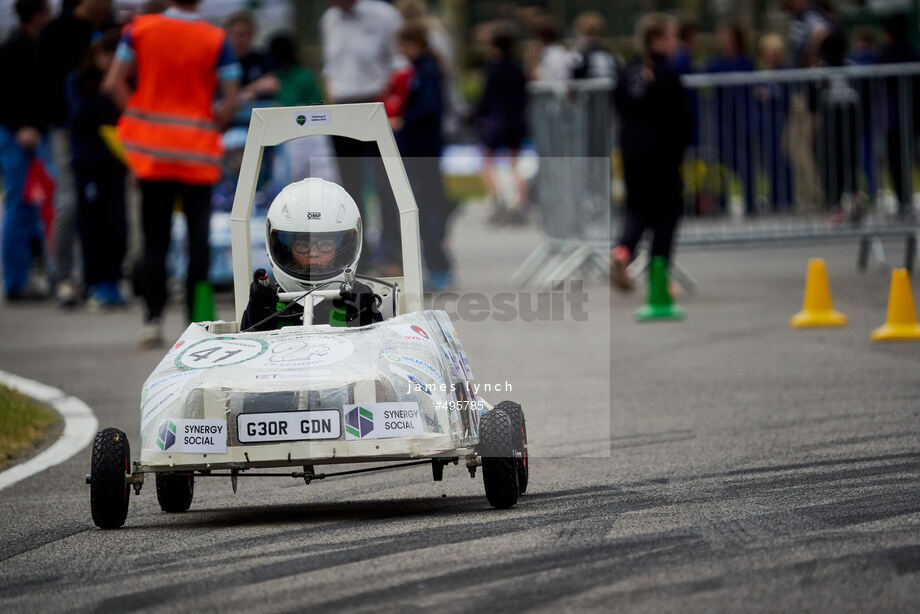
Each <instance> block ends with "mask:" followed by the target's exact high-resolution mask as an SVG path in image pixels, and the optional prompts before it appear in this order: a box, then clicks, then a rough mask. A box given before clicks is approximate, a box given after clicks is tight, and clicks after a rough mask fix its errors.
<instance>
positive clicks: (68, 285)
mask: <svg viewBox="0 0 920 614" xmlns="http://www.w3.org/2000/svg"><path fill="white" fill-rule="evenodd" d="M54 298H55V299H57V303H58V305H59V306H60V307H73V306H74V305H76V304H77V287H76V286H75V285H74V283H73V282H72V281H70V280H69V279H65V280H64V281H62V282H60V283H59V284H58V285H57V290H56V291H55V293H54Z"/></svg>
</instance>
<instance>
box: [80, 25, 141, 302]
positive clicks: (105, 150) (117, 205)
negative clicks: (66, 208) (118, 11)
mask: <svg viewBox="0 0 920 614" xmlns="http://www.w3.org/2000/svg"><path fill="white" fill-rule="evenodd" d="M120 39H121V32H120V31H119V30H118V29H117V28H113V29H111V30H109V31H107V32H106V33H105V34H103V35H102V36H101V37H100V38H99V39H98V40H97V41H96V42H95V43H93V44H92V45H91V46H90V48H89V50H88V51H87V53H86V57H85V58H84V60H83V64H82V65H81V66H80V67H79V68H78V69H77V70H76V71H75V72H74V73H72V74H71V76H70V77H69V78H68V90H69V91H68V99H69V102H70V108H71V120H70V125H71V147H72V150H73V170H74V177H75V178H76V185H77V226H78V228H79V230H80V244H81V246H82V248H83V280H84V282H85V283H86V287H87V290H88V294H89V296H88V299H87V307H89V308H90V309H98V308H110V307H120V306H122V305H124V303H125V299H124V297H123V296H122V294H121V291H120V290H119V288H118V281H119V280H120V279H121V263H122V260H124V258H125V250H126V247H127V244H126V241H127V234H128V224H127V220H126V217H125V178H126V176H127V170H126V168H125V165H124V163H123V162H122V161H121V159H119V157H118V156H117V155H116V154H115V152H113V150H112V149H111V145H110V143H107V142H106V140H105V137H104V136H103V135H104V134H105V132H106V130H109V131H114V129H115V124H117V123H118V115H119V113H118V109H117V107H116V106H115V103H113V102H112V99H111V98H109V97H108V96H106V95H105V94H103V93H102V92H101V91H100V88H101V85H102V78H103V76H104V75H105V73H106V72H107V71H108V69H109V65H110V64H111V63H112V58H114V57H115V50H116V49H117V48H118V41H119V40H120Z"/></svg>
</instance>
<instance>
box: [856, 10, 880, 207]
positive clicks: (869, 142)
mask: <svg viewBox="0 0 920 614" xmlns="http://www.w3.org/2000/svg"><path fill="white" fill-rule="evenodd" d="M850 61H851V62H853V64H856V65H857V66H871V65H873V64H878V61H879V54H878V37H877V34H876V31H875V28H873V27H871V26H862V27H860V28H857V29H856V34H855V35H854V37H853V51H852V52H851V53H850ZM854 87H856V88H857V90H858V91H859V99H860V105H861V106H862V115H861V120H862V121H861V126H862V170H863V174H865V176H866V187H867V189H868V191H869V198H870V199H872V200H874V199H875V197H876V194H877V192H878V183H877V181H876V172H875V139H874V138H873V126H874V124H875V122H876V121H881V118H879V117H878V116H877V113H878V111H877V110H876V109H873V104H872V103H873V93H872V87H873V86H872V80H871V79H859V80H857V82H856V83H855V84H854Z"/></svg>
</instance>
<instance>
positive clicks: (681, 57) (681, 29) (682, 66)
mask: <svg viewBox="0 0 920 614" xmlns="http://www.w3.org/2000/svg"><path fill="white" fill-rule="evenodd" d="M678 23H679V25H678V30H677V35H678V36H677V46H676V47H675V48H674V55H672V56H671V66H673V67H674V70H676V71H677V74H679V75H680V76H684V75H692V74H693V73H694V72H695V69H694V67H693V57H694V56H695V55H696V49H697V46H698V45H699V38H700V36H699V26H698V25H697V23H696V22H695V21H693V20H692V19H683V20H681V21H680V22H678ZM687 96H688V100H689V101H690V114H691V115H692V116H693V133H692V135H691V136H690V146H691V147H692V148H693V149H694V150H695V149H696V148H697V147H699V144H700V100H699V97H698V96H697V93H696V90H688V92H687ZM694 157H696V156H694ZM691 176H692V177H693V181H694V184H693V185H692V186H691V190H692V192H693V193H694V194H695V195H696V199H697V202H696V203H694V206H695V207H696V209H697V210H698V211H704V210H707V209H708V208H709V207H711V206H707V205H704V202H703V199H702V194H701V188H702V178H701V177H699V178H698V175H697V174H696V173H693V174H691Z"/></svg>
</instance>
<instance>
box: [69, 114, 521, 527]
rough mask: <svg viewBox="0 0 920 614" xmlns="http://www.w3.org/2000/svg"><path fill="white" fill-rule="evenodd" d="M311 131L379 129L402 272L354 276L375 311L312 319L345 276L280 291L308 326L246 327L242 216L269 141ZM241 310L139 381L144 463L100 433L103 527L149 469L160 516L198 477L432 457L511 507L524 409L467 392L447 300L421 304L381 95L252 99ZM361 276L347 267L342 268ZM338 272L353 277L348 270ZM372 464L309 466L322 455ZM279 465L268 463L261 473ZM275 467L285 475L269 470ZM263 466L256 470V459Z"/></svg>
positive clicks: (236, 250) (238, 274)
mask: <svg viewBox="0 0 920 614" xmlns="http://www.w3.org/2000/svg"><path fill="white" fill-rule="evenodd" d="M315 134H330V135H339V136H343V137H349V138H354V139H358V140H361V141H376V143H377V145H378V147H379V149H380V152H381V156H382V159H383V162H384V167H385V169H386V173H387V176H388V178H389V181H390V184H391V186H392V189H393V194H394V195H395V197H396V203H397V206H398V208H399V212H400V233H401V242H402V253H403V277H399V278H386V279H374V278H370V277H364V276H360V275H358V276H357V277H359V278H360V281H361V282H362V283H364V284H367V285H369V286H371V288H373V290H374V292H375V293H376V294H378V295H379V296H380V299H381V305H380V311H381V313H382V314H383V316H384V320H383V321H382V322H377V323H375V324H371V325H368V326H363V327H331V326H329V325H326V324H323V325H319V324H313V323H312V319H313V318H312V314H313V308H314V306H315V305H317V304H319V303H320V302H321V301H323V300H331V299H332V298H334V297H335V296H338V293H339V291H340V288H339V287H336V286H330V287H326V288H317V289H315V290H314V291H312V292H309V293H308V292H303V293H282V295H281V300H282V301H288V302H297V303H299V304H300V305H301V306H302V307H303V311H304V317H303V323H302V324H301V325H296V326H288V327H285V328H281V329H278V330H272V331H269V332H246V331H242V332H241V331H240V326H239V322H240V320H241V317H242V314H243V311H244V310H245V308H246V304H247V301H248V298H249V284H250V280H251V275H252V253H251V249H250V224H249V218H250V214H251V211H252V203H253V194H254V192H255V185H256V178H257V176H258V172H259V167H260V165H261V159H262V151H263V148H264V147H266V146H274V145H278V144H281V143H284V142H286V141H289V140H291V139H295V138H299V137H304V136H310V135H315ZM231 223H232V224H233V228H232V250H233V269H234V271H233V272H234V295H235V313H236V320H235V321H233V322H224V321H217V322H198V323H193V324H191V325H190V326H189V327H188V328H187V329H186V330H185V332H184V333H183V334H182V336H181V337H180V338H179V339H178V341H176V343H175V344H174V345H173V346H172V348H171V349H170V350H169V351H168V352H167V354H166V356H165V357H164V358H163V360H162V361H161V362H160V363H159V365H158V366H157V367H156V369H154V371H153V373H152V374H151V375H150V377H148V378H147V381H146V382H145V383H144V387H143V390H142V395H141V406H140V411H141V419H140V441H141V451H140V460H138V461H134V462H133V463H132V462H131V454H130V447H129V444H128V438H127V436H126V435H125V433H124V432H122V431H120V430H118V429H115V428H106V429H104V430H102V431H100V432H99V433H98V434H97V435H96V438H95V441H94V443H93V451H92V467H91V473H89V474H88V475H87V476H86V481H87V483H88V484H89V486H90V493H91V494H90V507H91V510H92V517H93V521H94V522H95V523H96V525H98V526H99V527H101V528H105V529H110V528H118V527H120V526H122V525H123V524H124V522H125V518H126V516H127V511H128V502H129V499H130V491H131V490H132V489H133V490H134V491H135V493H136V494H140V491H141V487H142V486H143V484H144V478H145V476H147V475H149V474H153V476H155V481H156V492H157V499H158V501H159V504H160V507H161V508H162V509H163V510H164V511H165V512H184V511H186V510H188V509H189V507H190V505H191V503H192V496H193V493H194V486H195V480H196V479H201V478H204V477H211V478H213V477H226V478H229V480H230V482H231V486H232V488H233V491H234V492H236V488H237V481H238V479H239V478H241V477H258V476H263V477H264V476H289V477H293V478H300V479H303V480H304V481H305V482H306V483H307V484H309V483H310V482H312V481H313V480H319V479H324V478H328V477H332V476H336V475H345V474H354V473H361V472H366V471H374V470H379V469H388V468H393V467H401V466H408V465H413V464H418V465H421V464H426V465H430V466H431V471H432V476H433V478H434V480H435V481H439V480H441V478H442V474H443V470H444V467H445V466H446V465H448V464H451V463H453V464H455V465H456V464H459V463H460V462H461V461H462V462H463V463H465V464H466V467H467V468H468V470H469V472H470V475H471V476H472V477H474V476H475V474H476V468H477V467H482V476H483V482H484V485H485V492H486V497H487V499H488V501H489V503H490V504H491V505H492V506H493V507H496V508H507V507H510V506H512V505H514V504H515V503H516V502H517V500H518V496H519V495H520V494H522V493H523V492H524V491H525V490H526V488H527V480H528V466H527V464H528V462H527V435H526V425H525V422H524V414H523V411H522V410H521V407H520V405H518V404H517V403H514V402H512V401H503V402H501V403H498V404H496V405H495V406H494V407H493V406H492V405H490V404H489V403H487V402H486V401H485V400H483V399H482V398H480V397H479V396H478V395H477V394H476V390H475V386H473V385H472V382H473V373H472V370H471V368H470V364H469V360H468V359H467V355H466V353H465V352H464V349H463V345H462V343H461V342H460V338H459V337H458V335H457V332H456V330H455V328H454V326H453V324H452V323H451V321H450V318H449V317H448V315H447V314H446V313H445V312H443V311H431V310H424V309H423V303H422V269H421V255H420V247H419V226H418V208H417V207H416V203H415V198H414V196H413V194H412V191H411V188H410V186H409V182H408V180H407V177H406V172H405V168H404V167H403V164H402V159H401V158H400V157H399V153H398V151H397V149H396V144H395V140H394V138H393V133H392V131H391V129H390V125H389V122H388V121H387V118H386V115H385V113H384V109H383V105H382V104H379V103H372V104H350V105H326V106H313V107H294V108H275V109H255V110H253V113H252V119H251V122H250V126H249V133H248V137H247V142H246V147H245V150H244V154H243V162H242V167H241V170H240V178H239V184H238V187H237V190H236V195H235V199H234V203H233V211H232V222H231ZM353 275H354V273H352V272H351V271H346V280H348V279H350V278H351V276H353ZM342 283H347V281H346V282H342ZM338 463H348V464H356V463H373V465H370V466H362V467H360V468H349V470H347V471H337V472H331V473H318V472H317V471H316V470H315V469H316V467H317V466H318V465H332V464H338ZM271 468H274V469H276V471H275V472H271V471H268V472H266V471H264V469H271ZM279 468H283V469H284V471H278V469H279ZM260 470H262V471H260Z"/></svg>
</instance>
